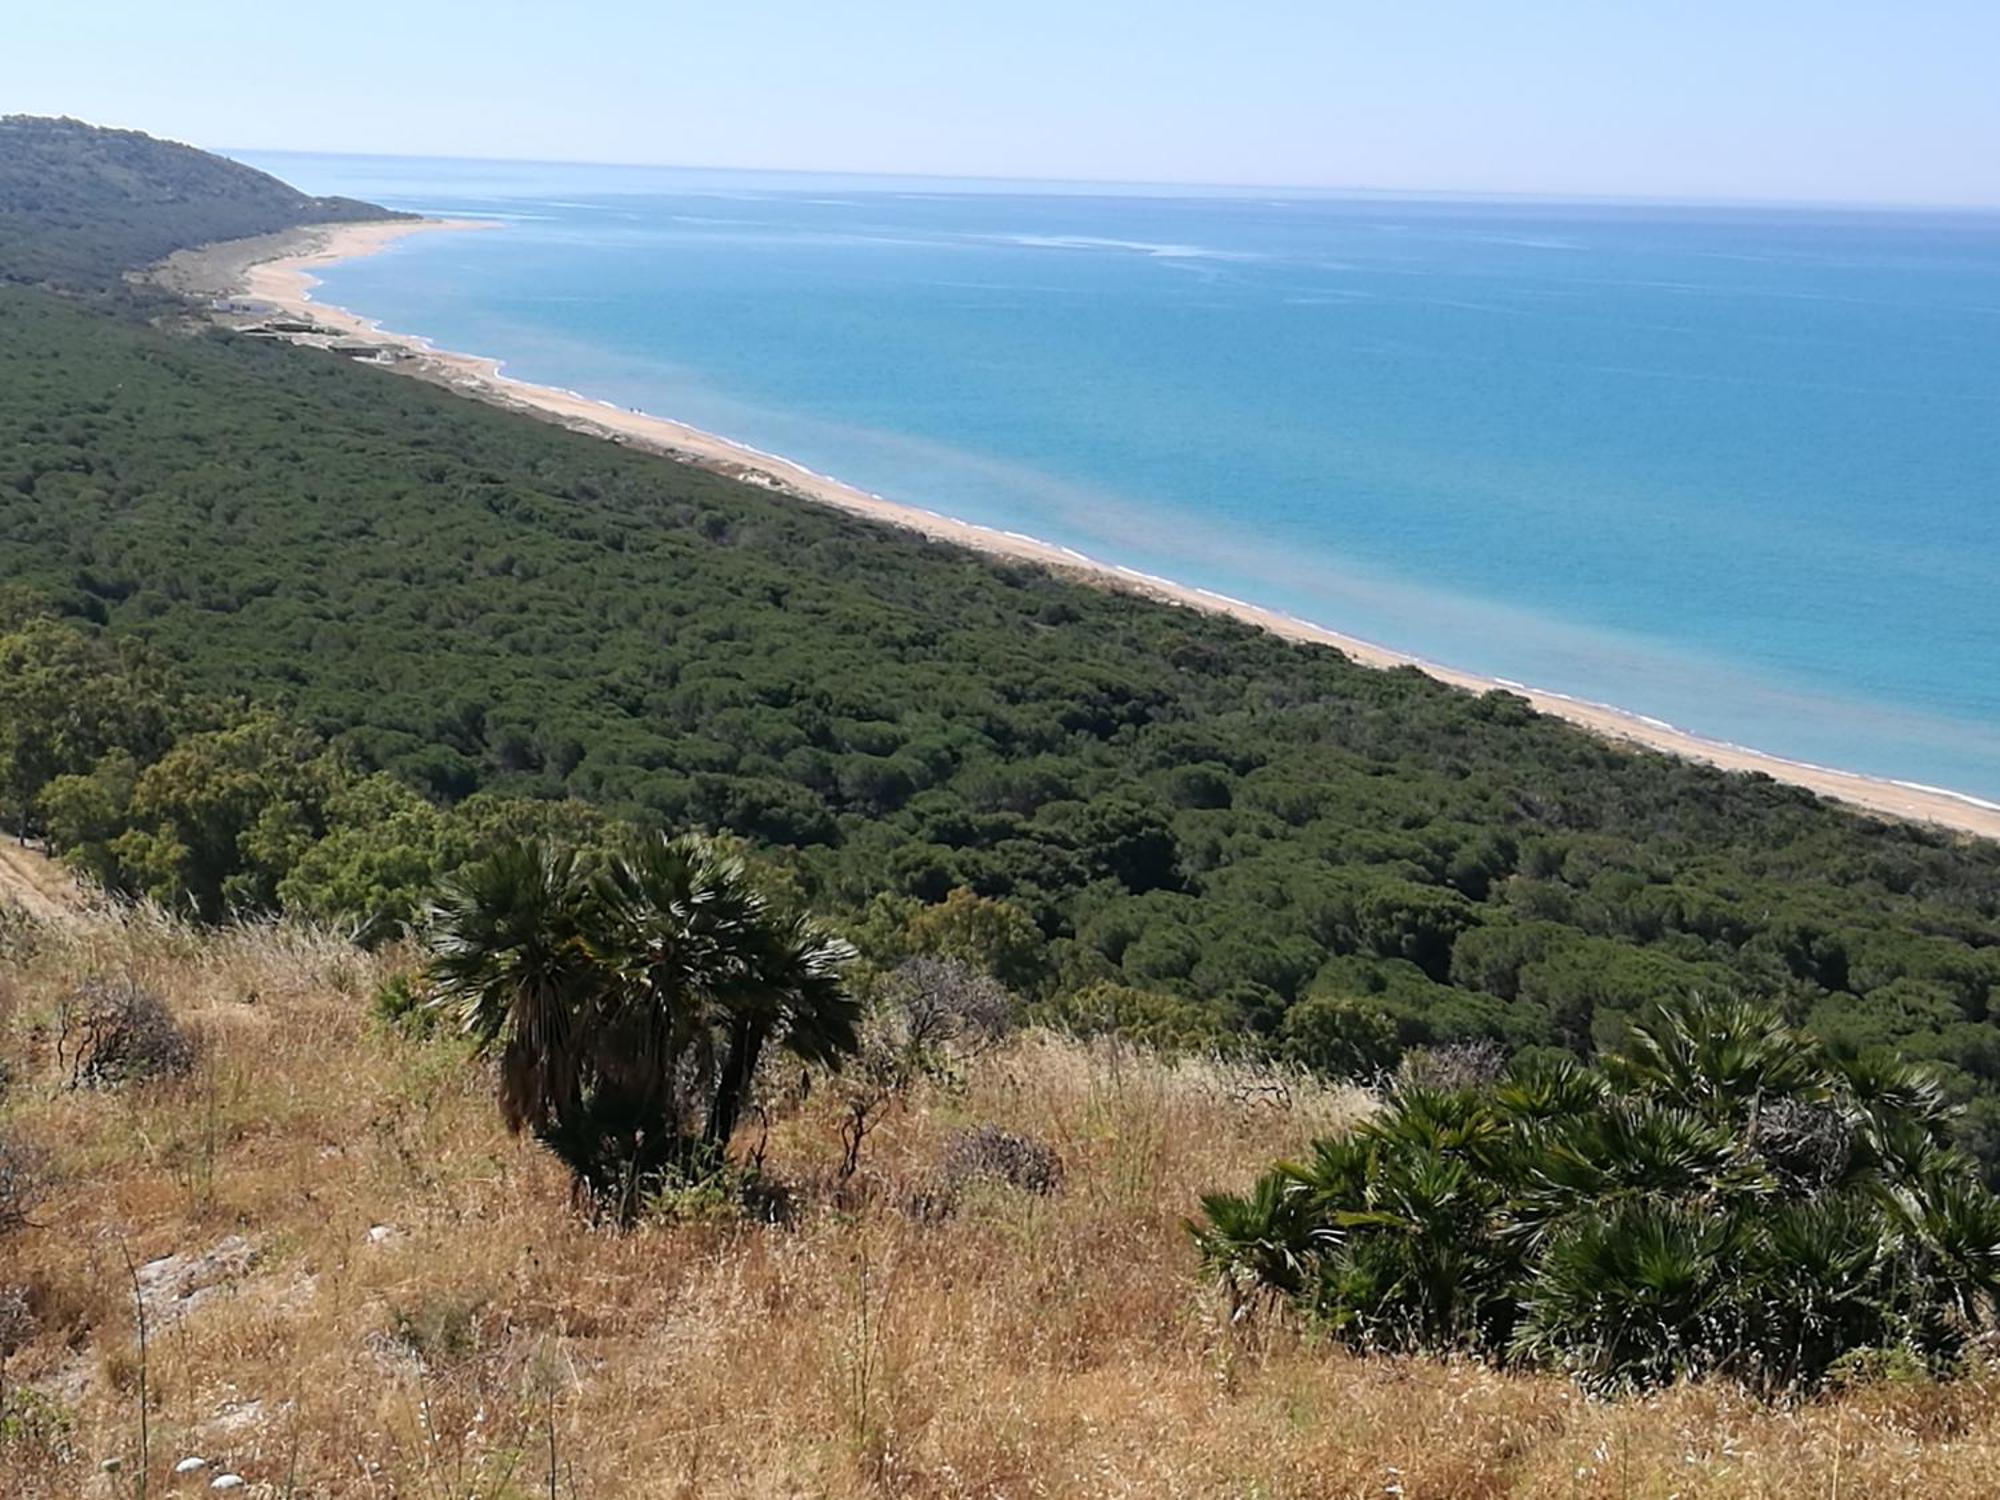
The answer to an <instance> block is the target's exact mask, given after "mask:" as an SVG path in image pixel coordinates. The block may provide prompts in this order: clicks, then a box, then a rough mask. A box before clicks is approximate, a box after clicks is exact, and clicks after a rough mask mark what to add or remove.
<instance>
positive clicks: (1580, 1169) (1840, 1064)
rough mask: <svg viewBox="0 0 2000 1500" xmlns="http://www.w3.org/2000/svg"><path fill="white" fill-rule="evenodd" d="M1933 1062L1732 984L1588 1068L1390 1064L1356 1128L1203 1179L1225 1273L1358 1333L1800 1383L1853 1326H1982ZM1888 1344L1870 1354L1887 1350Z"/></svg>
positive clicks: (1991, 1225)
mask: <svg viewBox="0 0 2000 1500" xmlns="http://www.w3.org/2000/svg"><path fill="white" fill-rule="evenodd" d="M1949 1123H1950V1111H1949V1109H1948V1108H1947V1106H1946V1104H1945V1101H1944V1098H1943V1096H1942V1094H1941V1093H1940V1092H1939V1090H1938V1088H1937V1087H1936V1084H1935V1082H1934V1080H1933V1079H1932V1078H1931V1077H1930V1076H1929V1075H1928V1074H1926V1073H1924V1072H1923V1071H1921V1070H1920V1069H1918V1068H1916V1067H1912V1066H1910V1065H1907V1064H1903V1063H1900V1062H1897V1061H1896V1060H1894V1059H1893V1058H1889V1057H1887V1056H1885V1055H1881V1054H1871V1055H1863V1056H1859V1057H1852V1056H1840V1055H1836V1054H1833V1053H1830V1052H1828V1051H1827V1050H1825V1049H1823V1048H1822V1047H1820V1046H1819V1045H1818V1044H1816V1043H1815V1042H1813V1041H1812V1040H1811V1039H1809V1038H1808V1037H1806V1036H1804V1035H1803V1034H1801V1033H1799V1032H1796V1031H1793V1030H1791V1029H1789V1028H1787V1027H1786V1026H1784V1025H1783V1024H1782V1023H1781V1021H1780V1020H1779V1018H1778V1016H1777V1015H1776V1013H1775V1012H1773V1011H1770V1010H1768V1009H1765V1008H1762V1007H1758V1006H1755V1005H1750V1004H1746V1003H1743V1002H1739V1001H1724V1002H1713V1001H1703V1000H1691V1001H1684V1002H1679V1003H1675V1004H1671V1005H1668V1006H1665V1007H1661V1008H1659V1009H1656V1010H1654V1011H1653V1012H1651V1013H1649V1014H1648V1016H1647V1017H1646V1018H1645V1019H1644V1020H1643V1021H1642V1022H1640V1023H1639V1024H1636V1025H1635V1026H1633V1027H1632V1028H1631V1031H1630V1033H1629V1035H1628V1037H1627V1038H1626V1041H1625V1043H1624V1045H1623V1046H1622V1047H1621V1048H1620V1049H1619V1050H1618V1051H1616V1052H1615V1053H1612V1054H1609V1055H1607V1056H1606V1057H1605V1058H1604V1059H1603V1062H1602V1065H1601V1066H1600V1067H1598V1068H1594V1069H1593V1068H1586V1067H1584V1066H1582V1065H1581V1064H1578V1063H1576V1062H1574V1061H1572V1060H1569V1059H1567V1058H1562V1057H1555V1058H1550V1057H1547V1056H1542V1057H1538V1058H1536V1059H1534V1060H1526V1059H1524V1060H1522V1061H1521V1062H1519V1063H1517V1064H1516V1065H1515V1066H1514V1067H1513V1068H1511V1069H1510V1070H1509V1071H1508V1072H1506V1073H1504V1074H1503V1075H1501V1076H1500V1077H1499V1078H1498V1079H1496V1080H1494V1081H1492V1082H1490V1083H1486V1084H1483V1085H1479V1086H1475V1087H1469V1088H1460V1089H1439V1088H1429V1087H1424V1086H1421V1085H1413V1084H1408V1083H1405V1084H1402V1085H1400V1086H1399V1087H1398V1088H1397V1089H1396V1090H1395V1091H1394V1092H1393V1093H1392V1095H1391V1097H1390V1098H1389V1100H1388V1102H1387V1103H1386V1105H1385V1106H1384V1108H1383V1109H1382V1111H1381V1113H1380V1114H1378V1115H1377V1116H1376V1117H1375V1118H1373V1119H1371V1120H1369V1121H1368V1122H1367V1123H1366V1124H1364V1125H1362V1126H1360V1127H1359V1128H1358V1129H1356V1130H1354V1131H1353V1132H1351V1133H1350V1134H1349V1135H1347V1136H1344V1137H1341V1138H1338V1139H1330V1140H1323V1141H1320V1142H1319V1143H1318V1144H1317V1145H1316V1147H1315V1148H1314V1151H1313V1154H1312V1155H1311V1156H1310V1157H1308V1158H1306V1159H1305V1160H1303V1161H1298V1162H1287V1163H1281V1164H1280V1165H1279V1166H1278V1167H1276V1168H1275V1169H1274V1170H1273V1171H1272V1172H1270V1173H1269V1174H1267V1175H1266V1176H1265V1177H1264V1178H1263V1179H1261V1180H1260V1181H1259V1182H1258V1183H1257V1185H1256V1186H1255V1187H1254V1188H1253V1189H1252V1190H1251V1191H1250V1192H1249V1193H1248V1194H1245V1195H1232V1194H1217V1195H1214V1196H1212V1197H1210V1198H1208V1199H1205V1200H1204V1202H1203V1209H1204V1211H1205V1218H1204V1220H1203V1222H1202V1223H1200V1224H1198V1225H1197V1226H1195V1230H1194V1232H1195V1237H1196V1240H1197V1243H1198V1244H1199V1246H1200V1249H1201V1252H1202V1255H1203V1257H1204V1259H1205V1261H1206V1263H1207V1264H1208V1266H1209V1267H1210V1269H1211V1270H1212V1271H1213V1272H1214V1273H1215V1274H1216V1275H1218V1276H1219V1277H1220V1278H1222V1280H1223V1281H1224V1283H1225V1284H1226V1285H1227V1286H1228V1287H1229V1288H1230V1289H1231V1290H1232V1292H1233V1293H1234V1294H1235V1295H1236V1296H1237V1297H1238V1298H1239V1299H1243V1298H1249V1297H1255V1296H1257V1295H1260V1294H1261V1295H1270V1296H1276V1297H1279V1298H1282V1299H1284V1300H1286V1301H1288V1302H1290V1303H1292V1304H1294V1305H1296V1306H1297V1307H1298V1308H1300V1309H1301V1310H1303V1311H1304V1312H1305V1313H1306V1314H1307V1315H1308V1316H1309V1317H1310V1318H1312V1319H1313V1320H1315V1321H1316V1322H1318V1323H1319V1324H1321V1325H1322V1326H1324V1327H1325V1328H1326V1329H1328V1330H1329V1331H1330V1332H1331V1333H1332V1334H1333V1336H1335V1337H1336V1338H1338V1339H1340V1340H1341V1341H1342V1342H1344V1343H1346V1344H1348V1345H1350V1346H1352V1347H1354V1348H1356V1349H1361V1350H1394V1351H1428V1352H1442V1351H1451V1350H1462V1351H1468V1352H1472V1353H1476V1354H1478V1355H1481V1356H1483V1357H1486V1358H1490V1359H1494V1360H1499V1361H1505V1362H1511V1363H1519V1364H1528V1365H1535V1366H1542V1367H1549V1368H1555V1369H1560V1370H1564V1371H1567V1372H1568V1373H1570V1374H1572V1375H1573V1376H1575V1377H1576V1378H1577V1379H1578V1380H1579V1381H1581V1382H1582V1383H1584V1384H1585V1385H1586V1386H1588V1387H1590V1388H1591V1389H1594V1390H1599V1391H1607V1392H1610V1391H1620V1390H1629V1389H1643V1388H1646V1387H1651V1386H1657V1385H1661V1384H1665V1383H1667V1382H1670V1381H1673V1380H1676V1379H1679V1378H1682V1377H1689V1376H1701V1375H1711V1374H1713V1375H1722V1376H1726V1377H1729V1378H1733V1379H1736V1380H1739V1381H1741V1382H1743V1383H1744V1384H1746V1385H1748V1386H1751V1387H1753V1388H1755V1389H1758V1390H1760V1391H1765V1392H1789V1391H1799V1390H1810V1389H1812V1388H1814V1387H1817V1386H1818V1385H1820V1384H1821V1383H1822V1382H1824V1381H1825V1380H1826V1378H1827V1377H1828V1374H1829V1372H1830V1371H1832V1370H1833V1369H1834V1368H1835V1367H1836V1365H1838V1364H1840V1363H1841V1362H1843V1361H1846V1362H1848V1363H1849V1364H1851V1363H1852V1362H1853V1361H1854V1360H1855V1359H1856V1357H1857V1356H1858V1355H1859V1353H1860V1352H1861V1351H1900V1353H1899V1354H1898V1356H1897V1357H1899V1358H1908V1359H1914V1360H1916V1361H1919V1362H1921V1363H1922V1364H1924V1365H1925V1366H1927V1367H1929V1368H1931V1369H1932V1370H1934V1371H1937V1372H1943V1371H1946V1370H1948V1369H1950V1368H1952V1367H1953V1366H1954V1365H1955V1364H1956V1362H1957V1361H1958V1360H1959V1359H1960V1358H1961V1356H1963V1355H1964V1354H1965V1353H1966V1351H1967V1350H1968V1349H1969V1348H1971V1347H1972V1346H1973V1345H1974V1342H1975V1341H1976V1340H1977V1339H1979V1338H1980V1337H1981V1336H1982V1335H1984V1334H1986V1333H1988V1332H1989V1331H1990V1330H1992V1328H1993V1327H1994V1322H1995V1297H1996V1294H2000V1199H1996V1198H1995V1197H1994V1196H1993V1194H1991V1193H1990V1192H1988V1191H1987V1189H1986V1188H1985V1187H1983V1186H1982V1185H1981V1184H1980V1182H1979V1180H1978V1177H1977V1174H1976V1171H1975V1169H1974V1166H1973V1164H1972V1163H1971V1162H1970V1160H1969V1159H1967V1158H1966V1157H1964V1156H1963V1155H1961V1154H1960V1153H1959V1152H1957V1151H1956V1150H1954V1149H1953V1148H1952V1147H1951V1146H1950V1145H1949V1144H1948V1126H1949ZM1885 1357H1886V1356H1885Z"/></svg>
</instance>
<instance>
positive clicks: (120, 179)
mask: <svg viewBox="0 0 2000 1500" xmlns="http://www.w3.org/2000/svg"><path fill="white" fill-rule="evenodd" d="M397 217H404V216H403V215H394V214H391V213H390V212H389V211H388V210H387V209H383V208H379V207H377V206H376V205H374V204H372V203H362V202H358V201H356V200H354V199H351V198H314V197H309V196H308V195H306V194H304V193H301V192H299V191H298V190H297V189H296V188H293V187H290V186H287V185H286V184H285V183H282V182H280V181H279V180H278V179H277V178H275V177H272V176H270V175H268V174H267V173H264V172H259V171H257V170H255V169H254V168H251V167H246V166H243V165H241V164H239V163H237V162H232V161H227V160H225V159H223V158H222V157H219V156H214V155H211V154H210V153H209V152H206V151H198V150H196V149H195V148H194V147H192V146H183V145H180V144H177V143H176V142H173V141H163V140H156V139H155V138H154V137H152V136H149V135H144V134H141V133H140V132H138V131H136V130H107V129H103V128H101V127H99V126H94V125H86V124H84V123H83V122H82V121H80V120H67V119H43V118H38V117H35V116H32V115H7V116H4V117H0V280H8V281H26V282H42V281H46V282H54V283H57V284H61V285H69V286H82V287H92V288H101V287H105V286H109V285H112V284H114V283H115V282H117V280H118V279H119V277H120V276H121V275H122V274H123V273H124V272H126V271H129V270H134V269H137V268H138V267H140V266H144V265H148V264H150V263H151V262H153V261H156V260H159V259H161V258H162V257H164V256H166V255H169V254H171V253H172V252H174V251H175V250H181V249H185V248H187V247H188V246H191V245H202V244H208V243H210V242H211V241H215V240H231V239H241V238H245V237H247V236H250V235H255V234H269V233H271V232H272V231H273V230H278V229H290V228H292V227H294V226H296V225H300V224H315V223H331V222H336V221H341V220H348V219H381V218H397Z"/></svg>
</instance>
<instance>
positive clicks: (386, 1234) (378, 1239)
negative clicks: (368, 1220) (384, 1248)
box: [368, 1224, 396, 1245]
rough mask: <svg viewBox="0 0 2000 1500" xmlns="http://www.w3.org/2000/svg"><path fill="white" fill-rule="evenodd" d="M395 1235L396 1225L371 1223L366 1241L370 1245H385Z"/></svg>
mask: <svg viewBox="0 0 2000 1500" xmlns="http://www.w3.org/2000/svg"><path fill="white" fill-rule="evenodd" d="M395 1237H396V1226H395V1225H393V1224H373V1225H370V1226H369V1229H368V1243H369V1244H371V1245H385V1244H387V1243H388V1242H389V1241H390V1240H393V1239H394V1238H395Z"/></svg>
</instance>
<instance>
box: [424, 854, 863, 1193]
mask: <svg viewBox="0 0 2000 1500" xmlns="http://www.w3.org/2000/svg"><path fill="white" fill-rule="evenodd" d="M426 936H427V940H428V942H429V946H430V950H431V959H430V963H429V966H428V970H427V974H426V978H427V980H428V982H429V984H430V987H431V989H432V992H433V995H434V999H433V1001H432V1003H433V1004H434V1005H436V1006H437V1007H439V1008H440V1009H441V1010H443V1011H444V1012H445V1013H447V1014H449V1015H453V1016H455V1017H456V1018H457V1020H458V1021H459V1023H460V1024H461V1026H462V1027H463V1028H464V1030H465V1031H466V1033H467V1034H468V1035H469V1036H471V1037H472V1038H473V1039H474V1041H475V1042H476V1043H477V1044H478V1045H479V1046H480V1047H481V1048H482V1049H483V1050H486V1051H489V1052H491V1053H492V1054H494V1055H495V1056H496V1058H497V1061H498V1092H499V1102H500V1109H501V1113H502V1116H503V1117H504V1118H505V1120H506V1122H507V1125H508V1127H509V1128H510V1129H513V1130H528V1131H530V1132H532V1133H533V1134H534V1135H535V1137H536V1138H537V1139H538V1140H540V1141H541V1142H542V1143H543V1144H544V1145H546V1146H547V1147H548V1148H549V1149H550V1150H551V1151H553V1152H554V1153H555V1154H556V1156H557V1157H559V1158H560V1159H561V1160H562V1162H563V1164H564V1165H565V1166H567V1167H568V1168H569V1170H570V1175H571V1179H572V1182H573V1184H574V1187H575V1190H576V1194H577V1197H578V1199H579V1200H580V1201H584V1202H587V1203H589V1204H591V1205H592V1206H594V1207H596V1208H598V1209H600V1210H604V1211H609V1212H611V1213H613V1214H614V1215H615V1216H616V1217H617V1218H619V1219H620V1220H621V1221H627V1222H629V1221H630V1219H631V1218H632V1217H633V1216H634V1214H635V1213H636V1212H637V1209H638V1206H639V1205H640V1203H641V1202H643V1201H644V1199H645V1197H646V1196H647V1195H648V1194H651V1193H654V1192H656V1191H658V1190H659V1189H660V1188H661V1187H662V1186H664V1185H666V1181H667V1179H669V1178H671V1177H673V1176H674V1175H675V1174H677V1173H678V1174H680V1175H682V1176H686V1175H689V1174H696V1175H698V1174H699V1172H701V1171H706V1170H707V1169H709V1168H712V1167H714V1166H715V1165H716V1164H717V1163H718V1162H719V1161H720V1159H721V1157H722V1153H723V1151H724V1149H725V1148H726V1147H727V1146H728V1144H729V1139H730V1136H731V1135H732V1134H733V1133H734V1131H735V1127H736V1124H737V1122H738V1120H739V1119H740V1118H741V1116H742V1112H743V1109H744V1107H745V1105H746V1103H747V1101H748V1099H749V1096H750V1090H751V1086H752V1081H753V1080H754V1078H755V1077H756V1073H757V1065H758V1062H759V1060H760V1059H761V1058H762V1056H763V1055H764V1052H765V1051H766V1049H767V1048H772V1047H781V1048H783V1049H785V1050H786V1051H788V1052H790V1053H792V1054H793V1055H794V1056H796V1057H798V1058H800V1059H801V1060H803V1061H806V1062H811V1063H823V1064H831V1063H834V1062H836V1061H837V1060H838V1059H840V1058H841V1057H843V1056H844V1055H846V1054H847V1053H849V1052H851V1051H853V1049H854V1046H855V1021H856V1018H857V1015H858V1010H857V1006H856V1004H855V1002H854V1000H853V999H852V998H851V997H850V995H849V994H848V992H847V990H846V988H845V986H844V984H843V982H842V979H841V968H842V966H843V964H844V963H845V962H846V960H847V957H848V955H849V950H848V948H847V946H846V945H845V944H844V943H841V942H840V941H838V940H837V939H834V938H832V937H829V936H828V935H826V934H824V933H823V932H821V931H820V930H819V929H818V928H817V927H816V926H815V925H814V924H813V923H812V922H810V921H809V920H807V919H805V918H802V917H795V916H789V915H785V914H781V913H779V912H777V911H775V910H773V909H772V908H771V906H770V905H769V903H768V902H767V901H766V899H765V897H764V895H763V894H762V892H760V891H759V890H758V889H757V887H756V886H755V885H754V884H753V883H752V882H751V880H750V879H749V877H748V875H747V873H746V872H745V870H744V867H743V866H742V864H741V863H740V862H739V861H737V860H734V859H730V858H727V857H725V856H724V855H723V854H721V853H720V852H719V851H718V850H717V849H716V847H715V846H714V845H712V844H710V843H708V842H707V841H706V840H703V839H699V838H694V837H686V838H678V839H652V840H648V841H645V842H642V843H640V844H638V845H636V846H635V847H633V848H631V849H628V850H626V851H624V852H623V853H621V854H619V855H617V856H616V857H614V858H613V859H612V860H611V861H610V862H609V864H608V865H607V866H606V867H605V868H604V869H602V870H599V871H596V872H591V871H587V870H585V869H584V867H583V866H582V865H580V864H579V863H578V862H577V861H576V859H575V858H574V857H573V856H571V855H569V854H567V853H565V852H562V851H560V850H555V849H551V848H547V847H544V846H542V845H539V844H534V843H522V844H512V845H507V846H504V847H502V848H500V849H498V850H496V851H495V852H493V853H492V854H491V855H489V856H488V857H487V858H486V859H484V860H482V861H480V862H478V863H476V864H474V865H472V866H470V867H469V868H468V869H467V870H465V871H464V872H463V873H462V874H460V875H459V876H458V877H457V878H455V879H454V880H452V881H451V882H449V883H447V884H446V885H445V887H444V888H443V890H442V892H441V893H440V895H439V897H438V899H437V900H436V901H435V902H434V903H433V905H432V907H431V909H430V912H429V917H428V923H427V927H426Z"/></svg>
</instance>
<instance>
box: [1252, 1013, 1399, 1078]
mask: <svg viewBox="0 0 2000 1500" xmlns="http://www.w3.org/2000/svg"><path fill="white" fill-rule="evenodd" d="M1278 1054H1279V1056H1281V1057H1282V1058H1284V1059H1285V1060H1286V1061H1287V1062H1293V1063H1297V1064H1298V1065H1299V1066H1300V1067H1302V1068H1311V1069H1312V1070H1313V1071H1314V1072H1316V1073H1328V1074H1331V1075H1332V1076H1334V1077H1336V1078H1373V1077H1375V1076H1376V1075H1378V1074H1380V1073H1381V1072H1382V1070H1383V1069H1384V1068H1388V1067H1392V1066H1393V1065H1394V1064H1395V1061H1396V1023H1395V1021H1394V1020H1392V1019H1391V1018H1390V1017H1389V1014H1388V1013H1387V1012H1386V1011H1384V1010H1383V1009H1382V1008H1381V1007H1380V1006H1376V1005H1370V1004H1369V1003H1368V1002H1367V1001H1365V1000H1353V999H1349V998H1347V997H1346V996H1332V995H1316V996H1314V997H1313V998H1312V999H1310V1000H1302V1001H1300V1002H1299V1003H1298V1004H1297V1005H1294V1006H1293V1007H1292V1008H1291V1009H1290V1010H1288V1011H1286V1012H1285V1018H1284V1020H1283V1021H1282V1022H1280V1023H1279V1026H1278Z"/></svg>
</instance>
